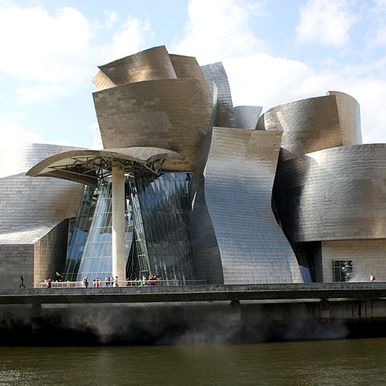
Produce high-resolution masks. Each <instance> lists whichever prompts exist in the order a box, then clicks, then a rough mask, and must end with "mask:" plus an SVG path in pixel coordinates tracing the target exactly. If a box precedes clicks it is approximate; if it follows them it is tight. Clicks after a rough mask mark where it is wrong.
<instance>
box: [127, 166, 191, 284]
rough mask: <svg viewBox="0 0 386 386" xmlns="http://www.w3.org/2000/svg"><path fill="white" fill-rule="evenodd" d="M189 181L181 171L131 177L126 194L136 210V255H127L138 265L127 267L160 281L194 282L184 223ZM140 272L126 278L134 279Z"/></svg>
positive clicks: (187, 236)
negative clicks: (135, 260)
mask: <svg viewBox="0 0 386 386" xmlns="http://www.w3.org/2000/svg"><path fill="white" fill-rule="evenodd" d="M190 180H191V176H190V173H181V172H180V173H163V174H161V175H160V176H158V177H156V176H154V175H151V174H137V175H135V176H133V177H131V181H130V194H131V199H132V202H133V208H136V209H135V210H134V214H135V215H136V218H135V221H134V227H135V238H136V240H135V244H136V249H137V251H138V252H139V253H137V255H136V254H132V255H131V258H134V259H137V261H138V263H137V264H135V263H132V264H131V265H130V266H132V267H139V269H140V271H142V272H143V273H145V274H153V275H154V274H158V275H160V277H161V279H168V280H169V279H177V280H180V281H182V282H185V281H186V280H193V279H194V271H193V264H192V259H191V246H190V240H189V221H188V211H189V187H190ZM134 203H135V204H134ZM137 210H138V211H139V212H140V215H138V214H137ZM146 254H147V256H146ZM146 271H148V272H146ZM142 272H129V275H130V276H132V277H137V276H141V273H142Z"/></svg>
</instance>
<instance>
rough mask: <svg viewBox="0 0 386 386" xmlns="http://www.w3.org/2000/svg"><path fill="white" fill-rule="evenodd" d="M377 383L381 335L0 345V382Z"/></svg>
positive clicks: (382, 370)
mask: <svg viewBox="0 0 386 386" xmlns="http://www.w3.org/2000/svg"><path fill="white" fill-rule="evenodd" d="M375 383H376V384H378V385H383V384H386V339H385V338H382V339H357V340H340V341H316V342H289V343H288V342H287V343H260V344H253V345H208V346H205V345H200V346H147V347H47V348H46V347H0V385H63V384H72V385H341V384H345V385H371V384H375Z"/></svg>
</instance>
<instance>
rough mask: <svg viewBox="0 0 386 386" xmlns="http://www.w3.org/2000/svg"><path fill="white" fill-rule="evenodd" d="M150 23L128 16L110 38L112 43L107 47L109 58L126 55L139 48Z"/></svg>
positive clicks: (113, 58) (148, 31)
mask: <svg viewBox="0 0 386 386" xmlns="http://www.w3.org/2000/svg"><path fill="white" fill-rule="evenodd" d="M150 33H151V31H150V23H149V22H148V21H145V22H143V21H140V20H138V19H136V18H133V17H130V16H129V17H128V18H127V20H126V22H125V23H124V24H123V25H122V27H121V30H120V31H118V32H117V33H116V34H115V35H114V36H113V40H112V44H111V46H110V47H108V50H107V51H108V56H109V57H110V58H111V59H110V60H115V59H117V58H120V57H123V56H127V55H129V54H131V53H135V52H136V51H138V50H140V48H141V47H143V46H144V44H145V37H146V35H149V34H150Z"/></svg>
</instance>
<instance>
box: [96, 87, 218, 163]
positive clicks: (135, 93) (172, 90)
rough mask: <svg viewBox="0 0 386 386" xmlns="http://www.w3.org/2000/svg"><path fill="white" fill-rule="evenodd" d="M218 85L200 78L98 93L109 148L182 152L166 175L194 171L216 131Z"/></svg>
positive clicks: (98, 110)
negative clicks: (214, 114) (214, 115)
mask: <svg viewBox="0 0 386 386" xmlns="http://www.w3.org/2000/svg"><path fill="white" fill-rule="evenodd" d="M213 92H214V90H213V86H212V85H210V84H207V83H203V82H202V81H199V80H196V79H163V80H157V81H148V82H139V83H131V84H128V85H125V86H120V87H115V88H111V89H107V90H103V91H99V92H96V93H94V94H93V95H94V103H95V109H96V112H97V117H98V122H99V127H100V131H101V136H102V141H103V145H104V147H105V148H117V147H132V146H139V147H159V148H163V149H168V150H172V151H175V152H177V153H180V154H182V155H183V156H184V160H183V161H173V160H168V161H166V162H165V164H164V169H165V170H175V171H190V170H193V169H194V165H195V163H196V161H197V157H198V153H199V149H200V147H201V145H202V143H203V137H204V135H205V134H206V133H208V132H209V131H210V129H211V120H212V111H213V105H214V103H213Z"/></svg>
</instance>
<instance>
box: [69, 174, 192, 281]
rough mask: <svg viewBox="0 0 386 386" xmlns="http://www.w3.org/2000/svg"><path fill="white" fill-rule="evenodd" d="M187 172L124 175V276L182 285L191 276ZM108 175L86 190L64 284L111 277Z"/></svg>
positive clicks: (71, 242)
mask: <svg viewBox="0 0 386 386" xmlns="http://www.w3.org/2000/svg"><path fill="white" fill-rule="evenodd" d="M190 180H191V175H190V174H189V173H181V172H180V173H163V174H161V175H159V176H157V175H154V174H150V173H136V174H129V175H127V176H126V254H125V256H126V262H125V264H126V273H127V278H128V279H140V278H142V276H143V275H146V276H148V275H150V274H152V275H155V274H158V275H159V276H160V278H161V279H164V280H171V279H176V280H179V281H182V282H185V281H186V280H193V279H194V277H195V275H194V271H193V263H192V258H191V246H190V239H189V220H188V212H189V207H190V206H189V188H190ZM111 236H112V235H111V177H107V178H104V179H101V180H100V182H99V185H98V188H97V189H92V188H89V187H88V188H86V189H85V193H84V196H83V201H82V204H81V207H80V210H79V214H78V216H77V218H76V221H75V226H74V230H73V232H72V234H71V237H70V241H69V246H68V256H67V262H66V275H65V277H66V280H77V281H81V280H83V279H84V278H86V277H87V278H88V280H89V281H90V280H94V279H96V278H99V279H101V280H104V279H105V278H106V277H109V276H112V272H111V271H112V266H111V265H112V262H111V249H112V245H111V244H112V237H111Z"/></svg>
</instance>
